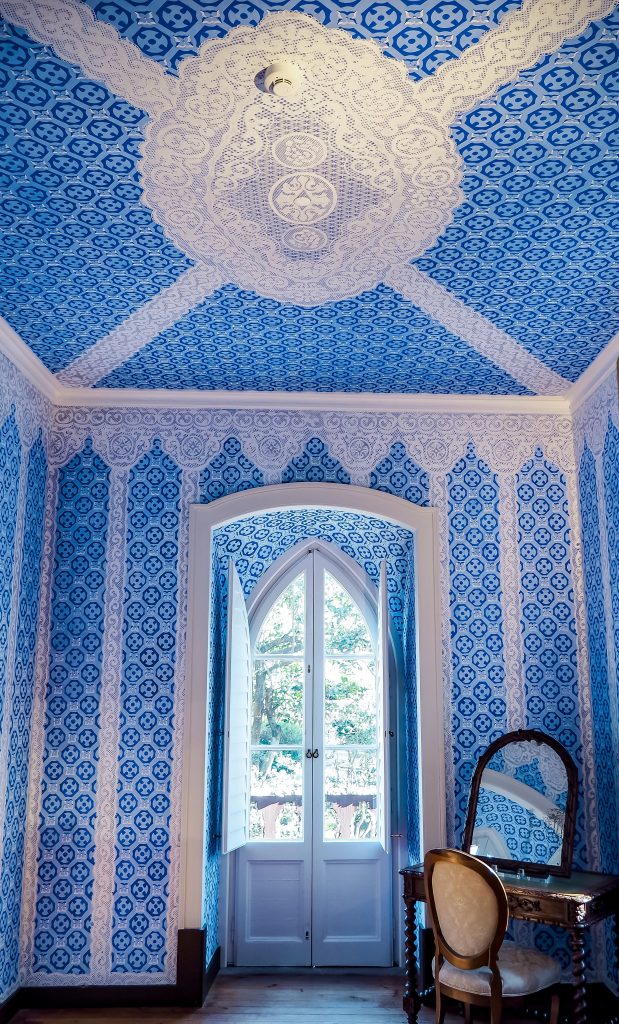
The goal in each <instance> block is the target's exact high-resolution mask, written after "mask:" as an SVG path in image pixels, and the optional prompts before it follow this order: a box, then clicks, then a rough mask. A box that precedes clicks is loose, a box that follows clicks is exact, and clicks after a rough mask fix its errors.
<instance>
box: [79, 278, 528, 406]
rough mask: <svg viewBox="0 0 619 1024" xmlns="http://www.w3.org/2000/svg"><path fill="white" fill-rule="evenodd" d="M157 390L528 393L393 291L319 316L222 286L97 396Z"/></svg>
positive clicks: (319, 310)
mask: <svg viewBox="0 0 619 1024" xmlns="http://www.w3.org/2000/svg"><path fill="white" fill-rule="evenodd" d="M258 342H259V343H258ZM153 381H157V386H158V387H167V388H190V387H191V388H203V389H205V390H213V389H216V388H222V389H224V390H230V389H240V390H243V389H245V388H250V389H254V390H256V391H270V390H273V389H276V390H280V391H306V390H310V391H344V392H355V391H374V392H381V391H382V392H384V391H387V392H393V391H399V392H402V393H410V392H417V391H432V392H444V393H448V394H449V393H454V392H457V393H462V394H474V395H478V394H497V393H498V394H509V395H522V394H526V393H527V390H526V388H524V387H523V386H522V385H521V384H518V383H517V382H516V381H515V380H513V379H512V378H511V377H510V376H509V374H508V373H506V372H505V371H504V370H501V369H500V368H499V367H498V366H495V365H494V364H493V363H491V362H490V360H488V359H485V358H484V356H482V355H479V354H478V353H477V352H475V351H474V350H473V349H471V348H469V346H468V345H465V343H464V342H463V341H461V340H460V339H459V338H457V337H456V336H455V335H453V334H450V332H449V331H447V330H446V329H445V328H444V327H442V326H441V325H440V324H437V323H436V322H435V321H433V320H432V319H431V318H430V317H429V316H426V315H425V313H422V312H421V311H420V310H419V309H417V308H416V306H414V305H413V304H412V302H409V301H408V300H407V299H403V298H402V296H401V295H398V293H397V292H394V291H393V290H392V289H391V288H387V286H386V285H379V286H378V288H376V289H374V291H370V292H363V293H362V294H361V295H358V296H357V297H356V298H354V299H345V300H342V301H341V302H330V303H325V305H323V306H318V307H314V308H312V309H301V308H300V307H299V306H293V305H286V304H284V303H281V302H276V301H275V300H274V299H264V298H261V297H260V296H259V295H256V294H255V293H254V292H244V291H241V290H240V289H239V288H236V287H235V286H234V285H230V284H229V285H225V286H224V287H223V288H220V289H219V291H217V292H215V294H214V295H212V296H211V297H210V298H208V299H207V300H206V301H205V302H203V303H202V305H201V306H198V307H197V308H196V309H194V310H192V312H191V313H188V314H187V316H185V317H183V319H182V320H179V321H178V323H177V324H175V326H174V327H172V328H170V330H168V331H164V332H163V334H160V335H159V336H158V337H157V338H155V340H154V341H152V342H150V344H148V345H146V346H145V347H144V348H143V349H141V350H140V351H139V352H138V353H136V355H134V356H133V357H132V358H131V359H128V360H127V362H126V363H123V364H122V365H121V366H119V367H118V368H117V369H116V370H113V371H112V372H111V373H109V374H108V375H107V376H106V377H103V378H102V379H101V380H100V381H99V383H98V384H97V387H108V388H148V387H152V386H153Z"/></svg>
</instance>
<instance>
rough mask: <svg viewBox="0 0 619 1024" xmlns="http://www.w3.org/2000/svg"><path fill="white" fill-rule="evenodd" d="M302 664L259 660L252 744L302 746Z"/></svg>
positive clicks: (254, 699) (254, 689) (253, 705)
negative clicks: (300, 744) (299, 744)
mask: <svg viewBox="0 0 619 1024" xmlns="http://www.w3.org/2000/svg"><path fill="white" fill-rule="evenodd" d="M303 668H304V662H302V661H288V660H284V659H280V660H278V659H277V658H269V659H266V658H258V659H256V661H255V662H254V688H253V698H252V721H251V741H252V743H253V744H259V743H278V744H279V743H282V744H283V743H290V744H297V743H303Z"/></svg>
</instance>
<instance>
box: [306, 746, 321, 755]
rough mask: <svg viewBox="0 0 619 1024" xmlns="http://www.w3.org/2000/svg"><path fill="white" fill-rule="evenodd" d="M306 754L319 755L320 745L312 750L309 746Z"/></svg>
mask: <svg viewBox="0 0 619 1024" xmlns="http://www.w3.org/2000/svg"><path fill="white" fill-rule="evenodd" d="M305 756H306V757H318V747H316V748H315V749H314V750H312V749H311V748H310V747H308V748H307V750H306V751H305Z"/></svg>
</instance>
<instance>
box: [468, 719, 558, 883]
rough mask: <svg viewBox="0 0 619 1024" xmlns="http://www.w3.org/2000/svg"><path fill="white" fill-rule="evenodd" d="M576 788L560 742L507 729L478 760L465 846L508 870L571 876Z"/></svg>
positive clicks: (530, 730) (477, 855)
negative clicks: (507, 731)
mask: <svg viewBox="0 0 619 1024" xmlns="http://www.w3.org/2000/svg"><path fill="white" fill-rule="evenodd" d="M577 790H578V774H577V771H576V766H575V764H574V762H573V760H572V758H571V757H570V755H569V754H568V752H567V750H566V749H565V747H564V746H563V745H562V744H561V743H559V742H558V741H557V740H555V739H554V738H553V737H552V736H547V735H546V734H545V733H543V732H538V731H537V730H534V729H521V730H518V731H517V732H512V733H507V734H506V735H505V736H502V737H501V738H500V739H498V740H495V741H494V743H491V744H490V746H489V747H488V749H487V750H486V752H485V753H484V754H483V755H482V756H481V757H480V759H479V761H478V763H477V767H476V769H475V773H474V775H473V781H472V784H471V795H470V798H469V807H468V813H467V819H466V826H465V830H464V841H463V849H464V850H465V851H466V852H468V853H472V854H473V855H474V856H476V857H480V858H481V859H483V860H486V861H489V862H490V863H491V864H494V865H496V866H497V867H500V868H502V869H504V870H507V871H514V872H517V871H519V870H523V871H524V872H525V874H530V875H569V874H570V871H571V867H572V850H573V845H574V824H575V818H576V800H577Z"/></svg>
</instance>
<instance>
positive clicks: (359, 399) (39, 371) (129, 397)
mask: <svg viewBox="0 0 619 1024" xmlns="http://www.w3.org/2000/svg"><path fill="white" fill-rule="evenodd" d="M0 352H2V353H3V354H4V355H5V356H7V358H8V359H10V360H11V362H12V363H13V364H14V365H15V366H16V367H17V369H18V370H19V371H20V372H21V373H23V375H24V377H25V378H26V379H27V380H28V381H30V383H31V384H33V385H34V387H35V388H37V389H38V390H39V391H40V392H41V393H42V394H43V395H44V396H45V397H46V398H48V399H49V401H50V402H51V403H52V404H53V405H55V406H58V407H66V408H88V409H99V408H100V409H283V410H286V409H295V410H296V409H298V410H303V411H308V412H313V411H316V412H383V411H384V412H428V413H433V412H436V413H471V414H475V413H484V414H487V413H496V414H497V415H499V416H500V415H505V414H506V413H525V414H537V413H548V414H550V415H556V416H566V415H568V414H569V412H570V404H569V396H568V394H567V393H566V394H564V395H554V396H551V395H548V396H521V395H402V394H395V395H375V394H367V393H363V394H362V393H355V394H349V393H344V392H331V393H329V394H325V393H324V392H317V391H303V392H299V391H292V392H289V391H198V390H194V389H191V390H189V389H188V390H182V391H180V390H179V391H173V390H167V389H163V388H160V389H155V388H153V389H149V390H142V389H137V388H126V389H125V388H96V389H95V388H87V387H67V385H65V384H61V383H60V381H59V379H58V378H57V377H55V376H54V374H53V373H50V371H49V370H48V369H47V367H46V366H44V365H43V363H42V362H41V360H40V359H39V358H38V357H37V356H35V354H34V353H33V352H32V350H31V349H30V348H29V347H28V346H27V345H26V343H25V341H23V339H22V338H20V337H19V335H18V334H17V333H16V332H15V331H14V330H13V328H12V327H10V326H9V324H8V323H7V322H6V320H3V319H2V318H1V317H0Z"/></svg>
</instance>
